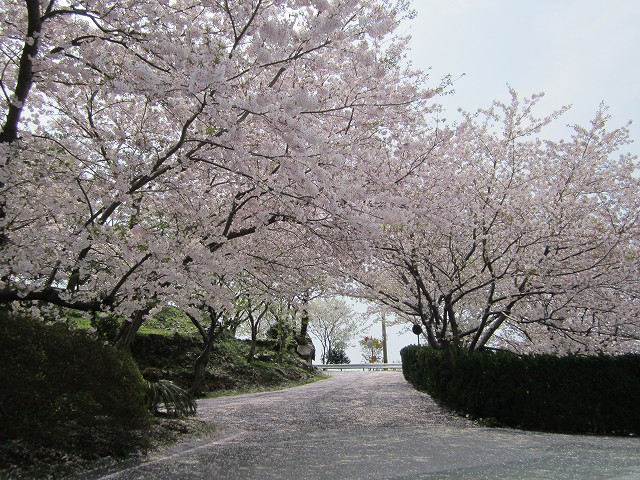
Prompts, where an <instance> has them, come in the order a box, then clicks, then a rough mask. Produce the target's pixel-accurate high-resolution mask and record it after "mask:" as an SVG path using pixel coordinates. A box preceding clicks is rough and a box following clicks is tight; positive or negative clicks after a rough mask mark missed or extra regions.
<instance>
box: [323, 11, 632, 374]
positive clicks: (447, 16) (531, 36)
mask: <svg viewBox="0 0 640 480" xmlns="http://www.w3.org/2000/svg"><path fill="white" fill-rule="evenodd" d="M413 3H414V5H413V8H414V9H415V10H416V11H417V13H418V16H417V18H416V19H414V20H412V21H411V22H408V23H406V24H403V25H402V26H401V28H400V31H399V32H400V33H403V34H404V33H409V34H411V36H412V37H413V38H412V41H411V43H410V48H411V52H410V54H409V60H411V62H412V63H413V64H414V66H416V67H419V68H421V69H423V70H427V69H430V76H431V81H432V82H431V84H432V85H433V86H436V85H438V84H439V81H440V79H441V78H442V77H444V76H445V75H447V74H450V75H451V76H452V78H454V79H457V80H456V82H455V86H454V88H455V91H456V92H455V94H454V95H453V96H451V97H445V98H441V99H439V100H438V102H439V103H442V104H444V105H445V106H446V107H447V110H448V112H449V113H448V114H447V116H448V117H449V118H450V119H454V118H456V116H457V112H456V110H457V108H458V107H461V108H463V109H464V110H469V111H474V110H476V109H477V108H480V107H488V106H489V105H490V104H491V102H492V101H493V100H494V99H496V98H498V99H502V100H508V95H509V94H508V88H507V84H509V85H511V86H512V87H514V88H515V89H516V90H517V91H518V92H519V94H520V95H521V96H527V97H528V96H530V95H531V94H533V93H539V92H544V93H545V98H544V100H543V101H542V103H541V104H540V107H541V108H542V109H543V110H540V111H539V114H540V116H542V115H544V114H548V113H550V112H551V111H553V110H555V109H557V108H560V107H561V106H563V105H572V108H571V110H570V111H569V112H567V114H565V116H564V117H563V119H562V120H561V121H559V122H558V127H557V130H555V129H554V130H553V131H549V134H550V135H552V136H561V135H566V134H567V133H568V131H567V130H566V129H564V128H562V126H563V125H566V124H575V123H578V124H583V125H587V124H588V122H589V121H590V120H591V119H592V118H593V117H594V115H595V112H596V110H597V109H598V106H599V105H600V102H604V104H605V105H607V106H609V111H608V113H609V114H610V115H611V117H612V118H611V123H610V124H609V128H613V127H618V126H622V125H624V124H626V123H627V122H628V121H629V120H632V121H635V122H636V123H634V124H633V125H632V126H631V138H632V139H634V140H635V143H634V144H631V145H629V146H628V151H629V152H631V153H634V154H636V155H640V115H639V113H640V0H607V1H606V2H605V1H603V0H446V1H442V0H414V2H413ZM462 74H464V76H462V77H461V75H462ZM401 330H402V329H401V328H400V327H392V328H388V340H389V361H391V362H396V361H399V360H400V353H399V352H400V349H401V348H402V347H404V346H406V345H408V344H411V343H414V344H415V343H416V336H415V335H413V334H412V333H410V332H408V333H404V334H402V335H399V332H400V331H401ZM368 334H369V335H374V336H375V337H378V338H381V325H380V323H377V324H374V325H373V326H372V328H371V329H370V331H369V332H368ZM347 355H348V356H349V358H350V359H351V362H352V363H361V362H362V359H361V353H360V348H359V347H353V348H350V349H348V350H347ZM317 357H318V358H317V361H318V362H319V361H320V352H318V355H317Z"/></svg>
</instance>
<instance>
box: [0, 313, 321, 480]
mask: <svg viewBox="0 0 640 480" xmlns="http://www.w3.org/2000/svg"><path fill="white" fill-rule="evenodd" d="M1 315H2V318H1V319H0V384H1V385H2V387H3V388H2V390H1V391H0V424H1V425H2V429H0V479H5V478H7V479H8V478H62V477H66V476H69V475H72V474H76V473H79V472H82V471H86V470H88V469H92V468H97V467H100V466H102V465H108V464H110V463H113V462H116V461H118V460H121V459H125V458H131V457H132V456H141V455H145V454H146V453H147V452H149V451H151V450H154V449H157V448H160V447H162V446H166V445H168V444H172V443H175V442H178V441H186V440H189V439H194V438H197V437H201V436H205V435H209V434H212V433H213V432H214V431H215V426H213V425H209V424H206V423H204V422H202V421H199V420H197V419H195V418H194V416H193V415H194V414H195V413H196V401H195V400H196V398H195V396H194V395H193V394H192V392H190V390H189V387H190V384H191V380H192V377H193V365H194V361H195V359H196V358H197V357H198V354H199V350H200V348H201V346H200V344H201V341H200V340H199V339H198V337H197V335H198V334H197V332H196V331H194V330H195V329H194V328H193V326H192V324H191V322H190V321H189V318H188V317H186V316H185V315H184V314H182V312H180V311H178V310H177V309H173V308H167V309H164V310H163V311H162V312H161V314H160V315H158V316H156V317H154V318H153V319H151V320H149V322H148V324H147V330H146V331H145V329H141V331H140V332H138V335H137V337H136V339H135V341H134V342H133V344H132V348H131V352H125V351H123V350H121V349H117V348H114V347H113V346H112V345H111V344H110V343H109V341H107V339H106V335H105V330H108V325H109V324H110V323H111V324H113V325H117V323H116V322H111V321H110V319H108V318H103V319H99V321H98V324H99V325H100V328H99V329H96V321H95V319H93V323H92V320H90V319H87V318H84V317H82V316H77V315H74V314H71V315H69V316H67V321H66V322H48V323H46V322H43V321H42V320H36V319H33V318H30V317H27V316H14V315H10V314H7V313H6V312H2V313H1ZM99 332H100V333H99ZM110 333H111V334H113V333H114V332H113V331H112V332H110ZM276 343H277V342H275V341H273V340H272V341H268V340H263V341H259V342H258V344H257V346H256V353H255V359H254V360H253V361H252V362H248V361H247V354H248V352H249V349H250V342H248V341H243V340H238V339H236V338H234V337H233V335H231V334H230V333H229V332H227V333H226V334H225V335H222V336H221V338H220V340H219V343H218V344H217V345H216V348H215V349H214V351H213V353H212V356H211V361H210V363H209V365H208V367H207V371H206V376H205V383H204V389H203V392H202V395H201V397H211V396H220V395H232V394H238V393H246V392H252V391H264V390H268V389H277V388H282V387H285V386H293V385H296V384H300V383H306V382H310V381H313V380H316V379H319V378H322V376H321V375H319V374H316V373H315V372H314V371H313V370H312V369H309V368H308V367H306V366H305V365H304V361H303V360H302V359H300V358H299V357H298V356H297V355H296V354H295V353H292V352H290V351H288V350H287V351H285V352H278V351H275V350H274V346H275V345H276Z"/></svg>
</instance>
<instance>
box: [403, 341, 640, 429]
mask: <svg viewBox="0 0 640 480" xmlns="http://www.w3.org/2000/svg"><path fill="white" fill-rule="evenodd" d="M401 355H402V365H403V372H404V376H405V378H406V379H407V380H408V381H409V382H410V383H412V384H413V385H414V387H416V388H417V389H419V390H423V391H426V392H427V393H429V394H430V395H431V396H433V397H434V398H435V399H437V400H438V401H440V402H442V403H444V404H445V405H447V406H448V407H450V408H452V409H453V410H455V411H457V412H459V413H461V414H467V415H469V416H471V417H473V418H478V419H483V421H484V422H486V423H489V424H498V425H505V426H509V427H516V428H524V429H531V430H545V431H558V432H567V433H598V434H619V435H623V434H625V435H626V434H640V409H639V408H638V405H640V355H621V356H605V355H601V356H575V355H569V356H563V357H558V356H553V355H516V354H514V353H511V352H506V351H482V352H478V353H473V354H470V355H463V356H455V355H447V354H445V353H444V352H443V351H440V350H435V349H433V348H430V347H418V346H409V347H406V348H404V349H403V350H402V351H401Z"/></svg>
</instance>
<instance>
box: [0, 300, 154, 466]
mask: <svg viewBox="0 0 640 480" xmlns="http://www.w3.org/2000/svg"><path fill="white" fill-rule="evenodd" d="M151 418H152V416H151V414H150V412H149V410H148V408H147V404H146V398H145V383H144V381H143V379H142V376H141V374H140V371H139V370H138V367H137V366H136V364H135V363H134V361H133V360H132V359H131V357H130V356H129V355H127V354H125V353H123V352H121V351H119V350H116V349H114V348H113V347H111V346H109V345H105V344H104V343H103V342H101V341H97V340H95V339H93V338H91V337H89V336H88V335H87V334H86V333H83V332H72V331H69V330H68V329H67V327H66V326H65V325H63V324H55V325H49V326H47V325H44V324H43V323H42V322H40V321H37V320H33V319H30V318H25V317H14V316H11V315H8V314H6V313H4V312H2V313H0V425H2V428H0V441H3V440H4V439H7V440H15V439H18V440H23V441H27V442H29V443H31V444H33V445H40V446H46V447H55V448H61V449H62V450H64V451H73V452H75V453H81V452H87V453H88V454H91V455H95V454H97V455H125V454H127V453H129V452H130V451H132V450H135V449H139V448H144V447H145V446H146V443H147V440H146V435H145V434H144V432H145V431H146V430H145V429H147V428H148V427H149V425H150V423H151Z"/></svg>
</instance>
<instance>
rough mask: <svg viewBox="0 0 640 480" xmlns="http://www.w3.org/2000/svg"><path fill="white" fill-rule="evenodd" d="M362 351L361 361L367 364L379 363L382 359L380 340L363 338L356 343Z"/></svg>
mask: <svg viewBox="0 0 640 480" xmlns="http://www.w3.org/2000/svg"><path fill="white" fill-rule="evenodd" d="M358 344H359V345H360V349H361V351H362V359H363V360H364V361H365V362H367V363H380V360H381V359H382V340H380V339H379V338H375V337H368V336H367V337H364V338H363V339H362V340H360V341H359V342H358Z"/></svg>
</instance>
